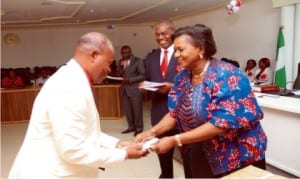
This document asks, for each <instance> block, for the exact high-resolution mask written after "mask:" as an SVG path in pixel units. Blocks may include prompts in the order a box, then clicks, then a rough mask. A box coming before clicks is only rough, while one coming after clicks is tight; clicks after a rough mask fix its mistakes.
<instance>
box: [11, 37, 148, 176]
mask: <svg viewBox="0 0 300 179" xmlns="http://www.w3.org/2000/svg"><path fill="white" fill-rule="evenodd" d="M113 58H114V49H113V46H112V44H111V41H110V40H109V39H108V38H107V37H106V36H104V35H103V34H101V33H97V32H89V33H86V34H84V35H83V36H81V37H80V39H79V40H78V42H77V44H76V47H75V52H74V56H73V58H72V59H71V60H70V61H68V62H67V64H66V65H63V66H61V67H60V68H59V69H58V70H57V71H56V73H55V74H53V75H52V76H51V77H50V78H49V79H48V80H47V82H46V83H45V84H44V85H43V87H42V88H41V90H40V92H39V94H38V95H37V97H36V99H35V102H34V106H33V110H32V114H31V118H30V122H29V126H28V129H27V133H26V136H25V139H24V142H23V144H22V146H21V149H20V151H19V152H18V154H17V156H16V159H15V161H14V163H13V165H12V168H11V170H10V173H9V176H8V178H10V179H22V178H57V179H58V178H97V177H98V172H99V169H98V168H99V167H102V168H104V167H109V166H112V165H116V164H118V163H122V162H123V161H124V160H126V159H134V158H140V157H142V156H144V155H145V154H147V153H146V151H143V150H142V146H141V145H139V144H136V143H134V142H127V141H120V140H119V139H117V138H115V137H113V136H110V135H108V134H105V133H103V132H101V128H100V118H99V115H98V114H99V113H98V111H97V108H96V106H95V101H94V98H93V93H92V88H91V85H93V84H94V83H100V82H101V81H102V80H103V79H105V78H106V75H107V74H108V73H109V72H110V68H109V65H110V64H111V63H112V61H113Z"/></svg>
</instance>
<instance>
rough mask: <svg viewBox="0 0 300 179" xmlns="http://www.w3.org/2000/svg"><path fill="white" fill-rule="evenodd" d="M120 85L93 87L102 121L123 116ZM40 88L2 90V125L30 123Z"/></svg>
mask: <svg viewBox="0 0 300 179" xmlns="http://www.w3.org/2000/svg"><path fill="white" fill-rule="evenodd" d="M120 90H121V86H120V85H119V84H113V85H97V86H93V93H94V97H95V102H96V105H97V108H98V111H99V113H100V118H101V119H120V118H121V117H122V116H123V110H122V103H121V96H120V92H121V91H120ZM39 91H40V88H38V87H37V88H25V89H1V124H4V123H16V122H28V120H29V118H30V114H31V110H32V106H33V103H34V99H35V97H36V95H37V94H38V92H39Z"/></svg>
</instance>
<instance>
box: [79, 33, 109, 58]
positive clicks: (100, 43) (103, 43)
mask: <svg viewBox="0 0 300 179" xmlns="http://www.w3.org/2000/svg"><path fill="white" fill-rule="evenodd" d="M104 48H110V49H111V50H112V51H113V52H114V48H113V46H112V43H111V41H110V40H109V39H108V38H107V37H106V36H105V35H103V34H101V33H98V32H89V33H86V34H84V35H82V36H81V37H80V38H79V40H78V41H77V44H76V50H75V53H76V52H77V51H79V52H82V53H85V52H88V51H91V50H93V49H98V50H100V51H103V49H104Z"/></svg>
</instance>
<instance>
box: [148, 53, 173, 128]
mask: <svg viewBox="0 0 300 179" xmlns="http://www.w3.org/2000/svg"><path fill="white" fill-rule="evenodd" d="M160 53H161V50H160V49H156V50H154V51H153V52H151V53H150V54H148V55H147V57H146V59H145V60H144V63H145V69H146V80H149V81H153V82H172V83H173V79H174V77H175V76H176V74H177V73H178V71H177V66H178V63H177V60H176V59H175V58H174V54H173V55H172V58H171V60H170V62H169V64H168V69H167V73H166V78H165V79H163V77H162V75H161V72H160ZM168 112H169V109H168V94H161V93H156V92H154V93H152V107H151V123H152V125H155V124H156V123H158V122H159V121H160V120H161V119H162V117H163V116H164V115H165V114H167V113H168Z"/></svg>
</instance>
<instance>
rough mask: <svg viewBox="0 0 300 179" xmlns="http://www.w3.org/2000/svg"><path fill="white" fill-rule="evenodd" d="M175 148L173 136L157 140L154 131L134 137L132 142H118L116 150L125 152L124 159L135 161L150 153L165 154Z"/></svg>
mask: <svg viewBox="0 0 300 179" xmlns="http://www.w3.org/2000/svg"><path fill="white" fill-rule="evenodd" d="M174 146H176V139H175V138H174V136H169V137H164V138H161V139H158V138H156V137H155V134H154V131H152V130H148V131H145V132H142V133H140V134H138V135H137V136H136V138H135V139H134V141H132V142H130V141H120V142H119V143H118V144H117V148H122V149H124V150H126V153H127V156H126V159H137V158H140V157H144V156H146V155H147V154H149V153H150V152H152V151H155V152H156V153H166V152H167V151H169V150H170V149H171V148H173V147H174Z"/></svg>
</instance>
